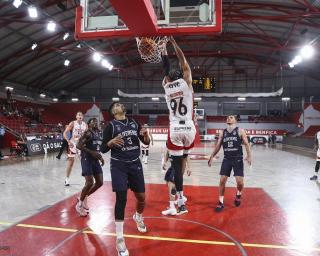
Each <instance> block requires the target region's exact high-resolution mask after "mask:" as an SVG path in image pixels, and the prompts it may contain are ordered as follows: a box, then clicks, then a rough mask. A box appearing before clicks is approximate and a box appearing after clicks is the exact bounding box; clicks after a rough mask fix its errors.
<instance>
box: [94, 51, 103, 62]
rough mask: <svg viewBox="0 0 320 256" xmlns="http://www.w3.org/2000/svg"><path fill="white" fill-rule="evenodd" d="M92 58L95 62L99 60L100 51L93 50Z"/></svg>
mask: <svg viewBox="0 0 320 256" xmlns="http://www.w3.org/2000/svg"><path fill="white" fill-rule="evenodd" d="M92 58H93V60H94V61H95V62H99V61H100V60H101V58H102V56H101V54H100V53H98V52H95V53H94V54H93V56H92Z"/></svg>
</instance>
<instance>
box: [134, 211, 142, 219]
mask: <svg viewBox="0 0 320 256" xmlns="http://www.w3.org/2000/svg"><path fill="white" fill-rule="evenodd" d="M135 215H136V217H137V219H139V220H141V218H142V214H140V213H138V212H136V213H135Z"/></svg>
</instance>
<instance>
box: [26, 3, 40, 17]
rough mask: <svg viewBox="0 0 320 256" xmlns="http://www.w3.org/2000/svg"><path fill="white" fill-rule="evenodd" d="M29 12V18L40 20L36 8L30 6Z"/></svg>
mask: <svg viewBox="0 0 320 256" xmlns="http://www.w3.org/2000/svg"><path fill="white" fill-rule="evenodd" d="M28 12H29V17H30V18H33V19H35V18H38V10H37V8H36V7H34V6H29V8H28Z"/></svg>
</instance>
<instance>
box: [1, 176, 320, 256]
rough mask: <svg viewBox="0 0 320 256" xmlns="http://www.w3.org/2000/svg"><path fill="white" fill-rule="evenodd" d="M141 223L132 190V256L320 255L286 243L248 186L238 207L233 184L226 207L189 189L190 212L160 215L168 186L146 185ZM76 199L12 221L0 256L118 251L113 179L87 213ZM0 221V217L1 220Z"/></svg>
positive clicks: (128, 230) (265, 200)
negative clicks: (139, 225) (219, 208)
mask: <svg viewBox="0 0 320 256" xmlns="http://www.w3.org/2000/svg"><path fill="white" fill-rule="evenodd" d="M146 193H147V206H146V210H145V214H144V216H145V223H146V225H147V227H148V232H147V233H145V234H140V233H139V232H138V231H137V229H136V226H135V223H134V222H133V220H132V219H131V216H132V215H133V213H134V205H135V201H134V199H133V195H132V193H129V199H128V204H127V210H126V218H127V220H126V222H125V234H126V236H127V238H126V243H127V247H128V249H129V252H130V255H131V256H138V255H146V256H158V255H159V256H160V255H166V256H171V255H172V256H179V255H184V256H185V255H188V256H189V255H194V256H195V255H197V256H198V255H215V256H233V255H234V256H237V255H250V256H275V255H276V256H277V255H281V256H289V255H290V256H298V255H299V256H300V255H320V248H304V249H301V248H297V249H293V248H291V247H294V246H297V245H294V244H291V243H290V235H289V232H288V226H287V220H286V216H285V213H284V212H283V211H282V210H281V209H280V207H279V206H278V205H277V203H275V202H274V201H273V200H272V199H271V198H270V197H269V196H268V195H267V194H266V193H265V192H264V191H263V190H262V189H258V188H247V189H245V192H244V195H243V202H242V205H241V206H240V207H239V208H236V207H234V206H233V199H234V194H235V189H231V188H229V189H227V191H226V197H225V206H226V208H225V209H224V211H223V212H221V213H215V212H214V206H215V203H216V200H217V194H218V191H217V188H216V187H204V186H201V187H200V186H199V187H196V186H186V187H185V194H186V195H187V197H188V202H187V206H188V209H189V211H190V212H189V213H188V214H185V215H182V216H179V217H162V216H161V211H162V210H164V209H165V208H166V207H167V204H168V202H167V201H168V198H167V197H168V195H167V189H166V186H165V185H156V184H148V185H147V191H146ZM76 196H77V195H74V196H73V197H71V198H68V199H66V200H64V201H61V202H59V203H57V204H56V205H54V206H52V207H50V208H48V209H46V210H44V211H42V212H40V213H38V214H36V215H34V216H32V217H30V218H27V219H25V220H24V221H22V222H21V223H19V224H15V225H13V226H11V227H10V228H8V229H6V230H5V231H3V232H1V233H0V246H1V247H0V255H1V256H2V255H7V256H9V255H14V256H22V255H26V256H31V255H32V256H33V255H99V256H100V255H117V253H116V250H115V246H114V243H115V237H114V231H115V230H114V222H113V206H114V194H113V193H112V192H111V187H110V183H109V182H106V183H105V184H104V186H103V187H102V188H101V189H100V190H99V191H98V192H97V193H96V194H94V195H93V196H92V197H91V198H90V199H89V206H90V209H91V212H90V217H86V218H83V217H79V216H78V215H77V214H76V212H75V210H74V205H75V202H76ZM0 221H1V220H0Z"/></svg>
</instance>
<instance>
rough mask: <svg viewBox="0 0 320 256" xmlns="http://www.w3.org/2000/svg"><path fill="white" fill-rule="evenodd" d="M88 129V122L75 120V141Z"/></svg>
mask: <svg viewBox="0 0 320 256" xmlns="http://www.w3.org/2000/svg"><path fill="white" fill-rule="evenodd" d="M86 130H87V124H86V123H85V122H83V121H81V123H79V122H78V121H73V129H72V138H71V140H73V141H74V142H78V140H79V139H80V137H81V136H82V134H83V133H84V132H85V131H86Z"/></svg>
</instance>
